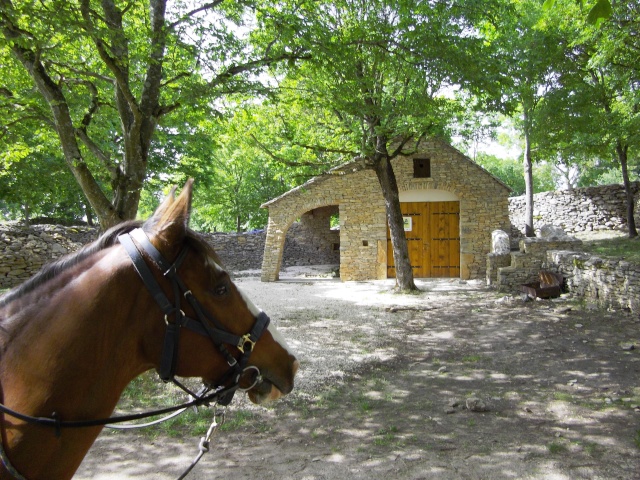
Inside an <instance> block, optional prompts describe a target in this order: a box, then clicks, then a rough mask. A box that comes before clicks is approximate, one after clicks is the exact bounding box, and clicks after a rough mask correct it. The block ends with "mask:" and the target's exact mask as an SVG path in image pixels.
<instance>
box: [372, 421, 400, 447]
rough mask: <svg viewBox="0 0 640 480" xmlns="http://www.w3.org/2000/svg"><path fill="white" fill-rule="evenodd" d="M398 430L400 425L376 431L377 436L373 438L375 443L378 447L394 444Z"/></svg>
mask: <svg viewBox="0 0 640 480" xmlns="http://www.w3.org/2000/svg"><path fill="white" fill-rule="evenodd" d="M398 431H399V430H398V427H394V426H391V427H388V428H381V429H380V430H378V431H377V432H376V438H375V439H374V440H373V444H374V445H376V446H378V447H386V446H389V445H393V444H394V443H395V441H396V434H397V433H398Z"/></svg>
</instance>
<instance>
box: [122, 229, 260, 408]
mask: <svg viewBox="0 0 640 480" xmlns="http://www.w3.org/2000/svg"><path fill="white" fill-rule="evenodd" d="M118 240H119V242H120V243H121V244H122V245H123V246H124V248H125V250H126V251H127V254H128V255H129V257H130V258H131V261H132V262H133V266H134V268H135V270H136V271H137V272H138V275H139V276H140V278H141V279H142V282H143V283H144V285H145V286H146V288H147V290H148V291H149V293H150V294H151V296H152V297H153V299H154V300H155V302H156V303H157V304H158V306H159V307H160V309H161V310H162V312H163V313H164V319H165V324H166V331H165V336H164V345H163V349H162V356H161V360H160V367H159V369H158V375H159V376H160V378H161V379H162V380H163V381H165V382H173V383H175V384H176V385H178V386H179V387H180V388H182V389H183V390H186V389H185V387H184V386H183V385H182V384H181V383H180V382H178V381H177V380H176V378H175V372H176V367H177V358H178V344H179V341H180V330H181V328H182V327H184V328H187V329H189V330H191V331H193V332H196V333H198V334H200V335H204V336H208V337H209V338H210V339H211V341H212V342H213V344H214V345H215V346H216V348H217V349H218V351H219V352H220V354H221V355H222V356H223V357H224V359H225V360H226V362H227V364H228V365H229V370H228V371H227V372H226V373H225V374H224V375H223V376H222V378H221V379H220V380H219V381H218V385H217V386H221V385H226V384H228V383H229V382H231V383H232V384H234V385H237V384H238V382H239V381H240V377H241V376H242V373H243V372H244V370H245V368H246V366H247V362H248V361H249V356H250V355H251V352H252V351H253V347H254V346H255V344H256V342H257V341H258V340H259V339H260V337H261V336H262V334H263V333H264V331H265V330H266V329H267V327H268V325H269V321H270V320H269V317H268V316H267V314H266V313H264V312H260V314H258V316H257V318H256V320H255V323H254V325H253V327H252V329H251V331H250V332H248V333H246V334H244V335H236V334H234V333H230V332H229V331H228V330H226V329H225V327H224V326H223V325H222V324H221V323H220V322H219V321H217V320H216V318H215V317H214V316H212V315H211V314H209V312H207V311H206V310H205V309H204V308H203V307H202V304H201V303H200V302H199V301H198V299H196V298H195V297H194V295H193V294H192V293H191V290H190V289H188V288H187V286H186V285H185V284H184V282H183V281H182V279H181V278H180V277H179V276H178V270H179V268H180V266H181V265H182V263H183V261H184V259H185V258H186V256H187V254H188V252H189V247H188V246H185V247H184V248H183V249H182V251H181V252H180V253H179V254H178V256H177V257H176V260H175V261H174V262H173V263H172V264H171V263H169V262H168V261H167V260H166V259H165V258H164V257H163V256H162V254H161V253H160V252H159V251H158V249H156V247H155V246H153V244H152V243H151V241H150V240H149V238H148V237H147V235H146V234H145V233H144V231H143V230H142V229H141V228H136V229H135V230H133V231H131V232H130V233H126V234H123V235H120V236H119V237H118ZM142 252H144V253H145V254H146V255H147V256H148V257H149V258H151V260H152V261H153V263H154V264H155V265H156V266H157V267H158V268H160V270H161V271H162V273H163V276H164V277H165V278H167V279H168V280H169V282H170V283H171V288H172V291H173V303H172V302H171V301H170V300H169V299H168V298H167V296H166V295H165V294H164V292H163V290H162V289H161V288H160V285H159V284H158V281H157V280H156V278H155V277H154V275H153V273H152V272H151V269H150V268H149V266H148V265H147V262H146V261H145V259H144V256H143V254H142ZM181 297H184V298H185V299H186V300H187V302H188V303H189V305H191V307H192V309H193V311H194V312H195V314H196V317H197V318H195V319H194V318H191V317H188V316H186V315H185V313H184V311H183V310H182V309H181ZM171 319H173V321H170V320H171ZM226 345H232V346H234V347H236V348H237V349H238V350H239V351H240V357H239V358H238V359H236V358H235V357H234V356H233V355H232V354H231V353H230V352H229V350H228V348H227V347H226ZM252 368H254V367H252ZM255 370H257V369H255ZM259 375H260V373H259V371H258V377H259ZM235 390H236V389H233V390H230V393H229V394H228V395H227V396H226V397H223V398H221V399H220V400H219V402H218V403H219V404H221V405H228V404H229V403H230V402H231V400H232V399H233V394H234V393H235ZM187 391H188V392H189V393H190V394H192V392H190V391H189V390H187Z"/></svg>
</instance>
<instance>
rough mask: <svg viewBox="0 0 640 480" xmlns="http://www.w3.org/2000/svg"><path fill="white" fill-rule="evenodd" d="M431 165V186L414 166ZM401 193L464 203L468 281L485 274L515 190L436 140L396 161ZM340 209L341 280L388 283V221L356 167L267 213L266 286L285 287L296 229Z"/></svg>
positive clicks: (293, 194) (324, 178) (365, 172)
mask: <svg viewBox="0 0 640 480" xmlns="http://www.w3.org/2000/svg"><path fill="white" fill-rule="evenodd" d="M425 157H426V158H429V159H430V163H431V175H430V178H413V158H425ZM393 167H394V171H395V174H396V178H397V181H398V188H399V190H400V192H410V191H413V192H424V191H430V190H431V191H444V192H449V193H451V194H453V195H455V197H456V198H457V199H458V200H459V202H460V267H461V274H460V276H461V278H464V279H469V278H479V277H482V276H484V274H485V255H486V254H487V253H488V252H489V251H490V243H491V232H492V231H493V230H495V229H503V230H507V229H508V227H509V216H508V193H509V188H508V187H506V186H505V185H504V184H503V183H502V182H500V181H499V180H497V179H496V178H495V177H493V176H492V175H490V174H489V173H488V172H486V171H485V170H484V169H482V168H481V167H480V166H479V165H477V164H476V163H474V162H473V161H471V160H470V159H469V158H468V157H466V156H464V155H463V154H462V153H460V152H459V151H458V150H456V149H455V148H453V147H451V146H450V145H448V144H446V143H444V142H442V141H439V140H436V139H433V140H430V141H428V142H425V143H424V144H423V145H421V148H420V151H419V152H418V153H417V154H415V155H414V156H411V157H400V158H397V159H395V160H394V161H393ZM329 205H337V206H338V209H339V216H340V278H341V279H342V280H369V279H381V278H386V276H387V221H386V213H385V204H384V199H383V197H382V192H381V190H380V186H379V183H378V180H377V178H376V175H375V173H374V172H373V171H372V170H370V169H363V168H362V167H361V166H360V165H359V164H358V163H357V162H350V163H347V164H344V165H342V166H340V167H337V168H334V169H332V170H330V171H329V172H327V173H326V174H325V175H321V176H318V177H315V178H313V179H311V180H310V181H309V182H307V183H305V184H304V185H302V186H300V187H297V188H295V189H293V190H291V191H289V192H287V193H285V194H284V195H282V196H280V197H278V198H276V199H274V200H271V201H270V202H267V203H265V204H264V205H263V207H265V208H268V209H269V223H268V226H267V238H266V242H265V250H264V258H263V263H262V277H261V278H262V280H263V281H275V280H277V279H278V275H279V271H280V268H281V266H282V255H283V248H284V244H285V243H284V242H285V238H286V236H287V232H288V230H289V227H290V226H291V225H292V223H293V221H294V220H295V219H296V218H299V217H301V216H302V214H304V213H305V212H308V211H310V210H315V209H317V208H320V207H326V206H329Z"/></svg>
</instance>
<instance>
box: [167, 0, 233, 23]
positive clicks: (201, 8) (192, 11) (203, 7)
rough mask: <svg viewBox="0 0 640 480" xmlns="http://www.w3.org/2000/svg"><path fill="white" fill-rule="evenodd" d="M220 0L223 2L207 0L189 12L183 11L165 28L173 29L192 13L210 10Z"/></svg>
mask: <svg viewBox="0 0 640 480" xmlns="http://www.w3.org/2000/svg"><path fill="white" fill-rule="evenodd" d="M222 2H223V0H215V1H214V2H209V3H206V4H204V5H202V6H201V7H198V8H195V9H193V10H191V11H190V12H187V13H185V14H184V15H183V16H182V17H180V18H179V19H178V20H176V21H175V22H173V23H170V24H169V25H167V29H169V30H173V29H174V28H176V27H177V26H178V25H180V24H181V23H184V22H186V21H187V20H189V19H190V18H191V17H193V16H194V15H196V14H198V13H200V12H205V11H207V10H211V9H212V8H215V7H217V6H218V5H220V4H221V3H222Z"/></svg>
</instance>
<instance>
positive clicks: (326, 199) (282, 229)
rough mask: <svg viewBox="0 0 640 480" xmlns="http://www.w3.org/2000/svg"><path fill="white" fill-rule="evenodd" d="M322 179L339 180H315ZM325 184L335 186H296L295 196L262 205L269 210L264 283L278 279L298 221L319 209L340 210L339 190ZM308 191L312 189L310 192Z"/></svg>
mask: <svg viewBox="0 0 640 480" xmlns="http://www.w3.org/2000/svg"><path fill="white" fill-rule="evenodd" d="M322 179H332V180H339V178H336V177H329V178H327V177H317V180H322ZM328 184H335V181H334V182H326V181H316V182H314V183H313V185H310V184H305V185H304V186H303V187H306V188H301V187H299V189H297V191H296V192H295V193H296V194H294V195H290V196H288V197H284V198H283V197H281V199H276V200H280V201H279V202H274V201H272V202H269V203H268V204H265V205H263V207H264V206H268V207H269V222H268V224H267V234H266V238H265V247H264V256H263V258H262V273H261V277H260V278H261V280H262V281H263V282H274V281H276V280H278V279H279V277H280V269H281V268H282V258H283V254H284V245H285V240H286V237H287V232H288V231H289V229H290V228H291V225H292V224H293V222H295V220H296V219H297V218H300V217H302V215H304V214H305V213H307V212H309V211H311V210H315V209H318V208H323V207H329V206H335V205H337V206H338V208H339V209H340V203H341V202H340V200H341V199H340V188H339V187H336V188H330V187H329V185H328ZM312 186H313V188H311V187H312ZM310 190H313V193H311V192H310Z"/></svg>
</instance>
